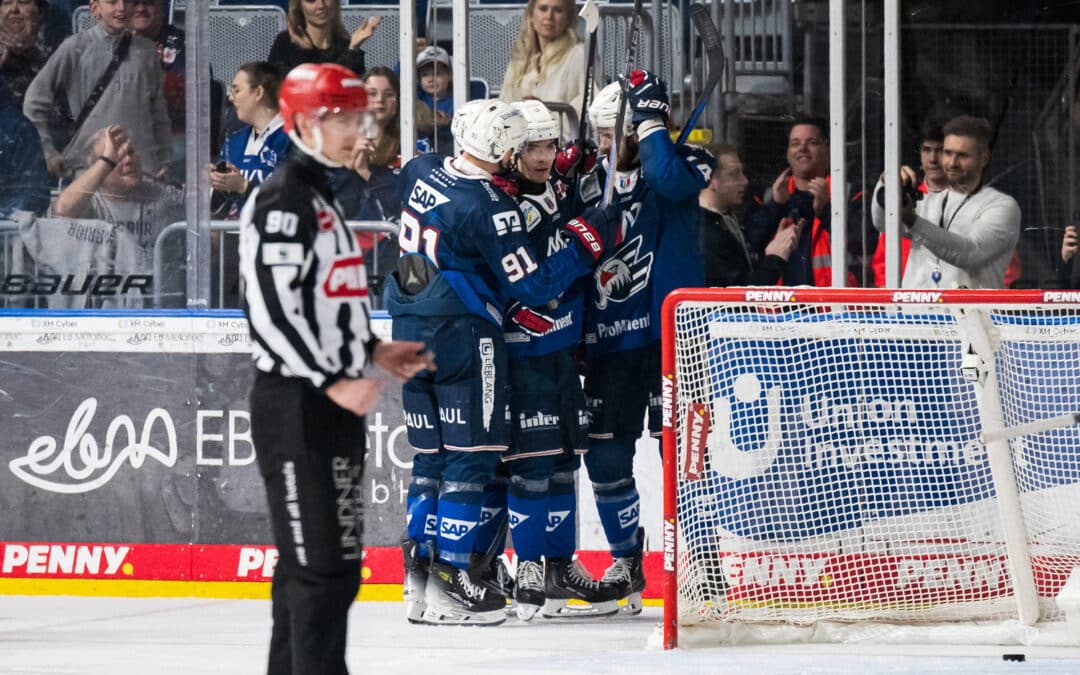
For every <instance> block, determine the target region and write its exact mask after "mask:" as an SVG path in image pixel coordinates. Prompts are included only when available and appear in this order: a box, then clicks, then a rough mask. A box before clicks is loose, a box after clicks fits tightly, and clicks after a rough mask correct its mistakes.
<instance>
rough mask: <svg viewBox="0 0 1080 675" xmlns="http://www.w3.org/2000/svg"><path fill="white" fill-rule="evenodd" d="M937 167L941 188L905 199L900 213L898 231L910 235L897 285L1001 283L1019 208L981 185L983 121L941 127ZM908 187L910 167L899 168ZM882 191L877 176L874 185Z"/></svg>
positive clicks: (985, 143)
mask: <svg viewBox="0 0 1080 675" xmlns="http://www.w3.org/2000/svg"><path fill="white" fill-rule="evenodd" d="M944 132H945V144H944V148H943V151H942V164H943V165H944V167H945V177H946V179H947V180H948V189H947V190H942V191H941V192H937V193H932V194H929V195H927V196H926V197H924V198H923V199H922V200H920V201H918V202H917V203H914V204H913V203H912V202H911V201H910V200H909V199H908V198H906V197H905V199H904V205H903V207H902V209H901V212H900V220H901V222H902V223H903V225H904V229H903V232H902V234H903V236H905V237H910V238H911V256H910V258H909V259H908V264H907V268H906V269H905V271H904V278H903V281H902V286H903V287H904V288H1003V287H1004V286H1005V270H1006V269H1007V268H1008V267H1009V261H1010V260H1011V258H1012V254H1013V250H1014V249H1015V248H1016V242H1017V239H1019V237H1020V206H1019V205H1018V204H1017V203H1016V200H1015V199H1013V198H1012V197H1010V196H1009V195H1007V194H1004V193H1002V192H999V191H998V190H995V189H994V188H992V187H989V186H987V185H985V184H984V182H985V172H986V167H987V165H988V164H989V163H990V142H991V138H992V136H993V132H992V129H991V127H990V123H989V122H988V121H987V120H985V119H982V118H978V117H968V116H961V117H957V118H955V119H953V120H951V121H949V123H948V124H946V125H945V128H944ZM900 174H901V180H902V181H903V183H904V184H905V185H908V186H911V187H912V188H914V187H915V186H916V185H917V184H918V179H917V176H916V175H915V171H914V170H912V169H911V168H910V167H907V166H904V167H901V168H900ZM882 189H884V181H883V180H882V181H879V182H878V186H877V190H882ZM876 197H877V195H875V199H874V200H873V211H872V215H873V220H874V227H876V228H877V229H878V230H881V231H884V229H885V215H884V209H882V207H881V206H880V203H879V202H878V200H877V198H876Z"/></svg>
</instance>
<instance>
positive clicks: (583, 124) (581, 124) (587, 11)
mask: <svg viewBox="0 0 1080 675" xmlns="http://www.w3.org/2000/svg"><path fill="white" fill-rule="evenodd" d="M578 16H580V17H581V18H582V19H585V32H587V33H588V34H589V49H588V56H587V57H586V61H585V92H584V93H583V94H582V95H581V116H580V117H579V118H578V132H577V139H578V141H579V142H582V141H584V140H585V132H586V131H588V128H589V118H588V114H589V96H590V95H591V94H592V89H593V80H594V79H595V78H596V73H595V70H596V69H595V68H594V67H593V63H594V62H595V61H596V29H597V27H599V25H600V10H599V9H598V8H597V6H596V3H594V2H593V0H585V5H584V6H583V7H582V8H581V11H580V12H578Z"/></svg>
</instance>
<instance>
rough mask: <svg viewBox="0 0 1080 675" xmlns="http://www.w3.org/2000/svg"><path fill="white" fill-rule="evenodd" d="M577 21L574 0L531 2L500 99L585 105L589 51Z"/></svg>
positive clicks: (507, 69)
mask: <svg viewBox="0 0 1080 675" xmlns="http://www.w3.org/2000/svg"><path fill="white" fill-rule="evenodd" d="M574 22H575V12H574V0H529V4H528V5H526V6H525V16H524V18H523V19H522V21H521V31H520V32H519V33H518V39H517V42H516V43H515V44H514V52H513V54H512V56H511V57H510V64H509V65H508V66H507V67H506V76H505V77H504V78H503V84H502V90H501V91H500V92H499V98H501V99H502V100H504V101H520V100H523V99H526V98H538V99H540V100H541V101H548V102H551V101H554V102H558V103H568V104H570V105H571V106H572V107H573V108H574V109H577V108H578V107H580V106H581V98H582V95H583V94H584V92H585V48H584V47H583V46H582V44H581V41H580V40H579V39H578V35H577V31H576V30H574Z"/></svg>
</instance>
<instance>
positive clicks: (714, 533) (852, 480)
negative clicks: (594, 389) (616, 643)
mask: <svg viewBox="0 0 1080 675" xmlns="http://www.w3.org/2000/svg"><path fill="white" fill-rule="evenodd" d="M1055 300H1057V302H1055ZM1070 301H1071V302H1070ZM664 351H665V353H664V406H665V420H664V422H665V429H664V454H665V482H666V486H665V573H666V582H665V611H666V612H668V614H667V616H666V617H665V644H666V645H667V646H673V645H674V644H675V640H676V635H677V630H678V626H684V627H685V626H688V625H700V626H705V627H709V628H714V629H719V630H720V631H721V634H722V635H724V636H725V637H724V640H727V641H733V640H740V641H745V640H747V639H757V638H758V637H760V639H765V640H769V639H770V638H768V637H767V636H766V637H761V636H762V635H767V633H768V630H767V629H768V627H770V626H772V627H774V628H776V627H778V628H779V629H780V632H779V633H778V634H781V635H785V636H786V637H780V638H778V639H780V640H785V641H786V640H789V639H795V640H800V641H802V640H807V639H814V640H817V639H824V640H837V639H839V640H843V639H845V638H844V637H843V635H844V630H843V628H844V627H848V628H850V627H851V626H852V625H860V626H864V627H865V626H867V625H869V623H873V624H882V625H884V624H888V625H893V626H897V627H901V629H902V628H903V627H912V626H920V625H931V624H940V623H950V624H954V625H955V624H958V623H963V622H967V623H972V624H977V623H983V624H988V623H993V622H1002V623H1004V624H1012V625H1014V626H1019V627H1022V628H1023V630H1024V631H1027V632H1023V635H1022V636H1021V637H1020V638H1002V637H1000V635H999V636H998V637H991V638H989V639H990V641H991V643H993V642H994V641H997V640H1003V641H1005V642H1008V641H1010V640H1013V639H1018V640H1019V641H1021V642H1023V641H1025V640H1029V639H1031V638H1030V631H1032V630H1037V628H1030V627H1031V626H1040V625H1046V624H1050V623H1054V622H1058V623H1059V624H1060V623H1063V622H1064V616H1063V614H1062V612H1061V610H1060V609H1059V608H1058V606H1057V605H1056V603H1055V597H1056V596H1057V594H1058V593H1059V592H1060V591H1061V589H1062V587H1063V586H1064V585H1065V583H1066V581H1067V580H1068V578H1069V575H1070V573H1071V572H1072V570H1073V568H1074V567H1076V566H1080V426H1078V425H1077V424H1076V420H1077V419H1078V417H1077V413H1080V293H1069V292H1050V291H1047V292H1043V291H1032V292H1026V291H1009V292H1002V291H951V292H950V291H946V292H923V291H918V292H915V291H892V290H851V289H801V288H800V289H780V288H774V289H730V290H726V289H693V290H684V291H677V292H676V293H675V294H673V295H672V297H671V298H669V300H668V303H667V304H666V305H665V317H664ZM829 625H832V626H834V627H836V630H834V631H829V630H823V628H822V627H824V626H829ZM740 628H741V629H742V630H743V631H744V632H743V633H742V634H740V633H738V630H739V629H740ZM747 630H752V631H755V632H753V635H754V636H757V637H755V638H746V637H745V635H749V634H750V633H747V632H746V631H747ZM793 631H794V632H793ZM800 631H801V633H800ZM739 635H743V637H738V636H739ZM884 639H886V640H888V639H889V638H888V637H887V636H886V637H885V638H884ZM919 639H920V640H922V639H923V638H919ZM963 639H964V638H962V640H963ZM1068 639H1071V638H1067V640H1068ZM975 640H976V641H978V639H977V638H976V639H975ZM953 641H955V638H954V640H953Z"/></svg>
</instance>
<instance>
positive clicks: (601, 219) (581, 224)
mask: <svg viewBox="0 0 1080 675" xmlns="http://www.w3.org/2000/svg"><path fill="white" fill-rule="evenodd" d="M620 213H621V211H620V210H619V209H618V207H617V206H615V205H612V206H609V207H608V210H607V211H601V210H600V209H594V208H588V209H585V210H584V211H583V212H582V214H581V215H580V216H578V217H577V218H573V219H572V220H571V221H570V222H568V223H567V224H566V225H565V226H564V228H563V233H564V237H565V236H566V235H568V234H569V235H573V236H570V237H569V239H570V240H571V241H573V242H574V243H576V244H577V245H578V247H579V248H580V249H581V250H582V251H583V252H584V253H587V254H589V255H590V256H592V258H593V260H599V259H600V256H601V255H603V253H604V249H613V248H615V247H616V246H618V245H619V242H620V240H621V239H622V219H621V217H620V215H619V214H620Z"/></svg>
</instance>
